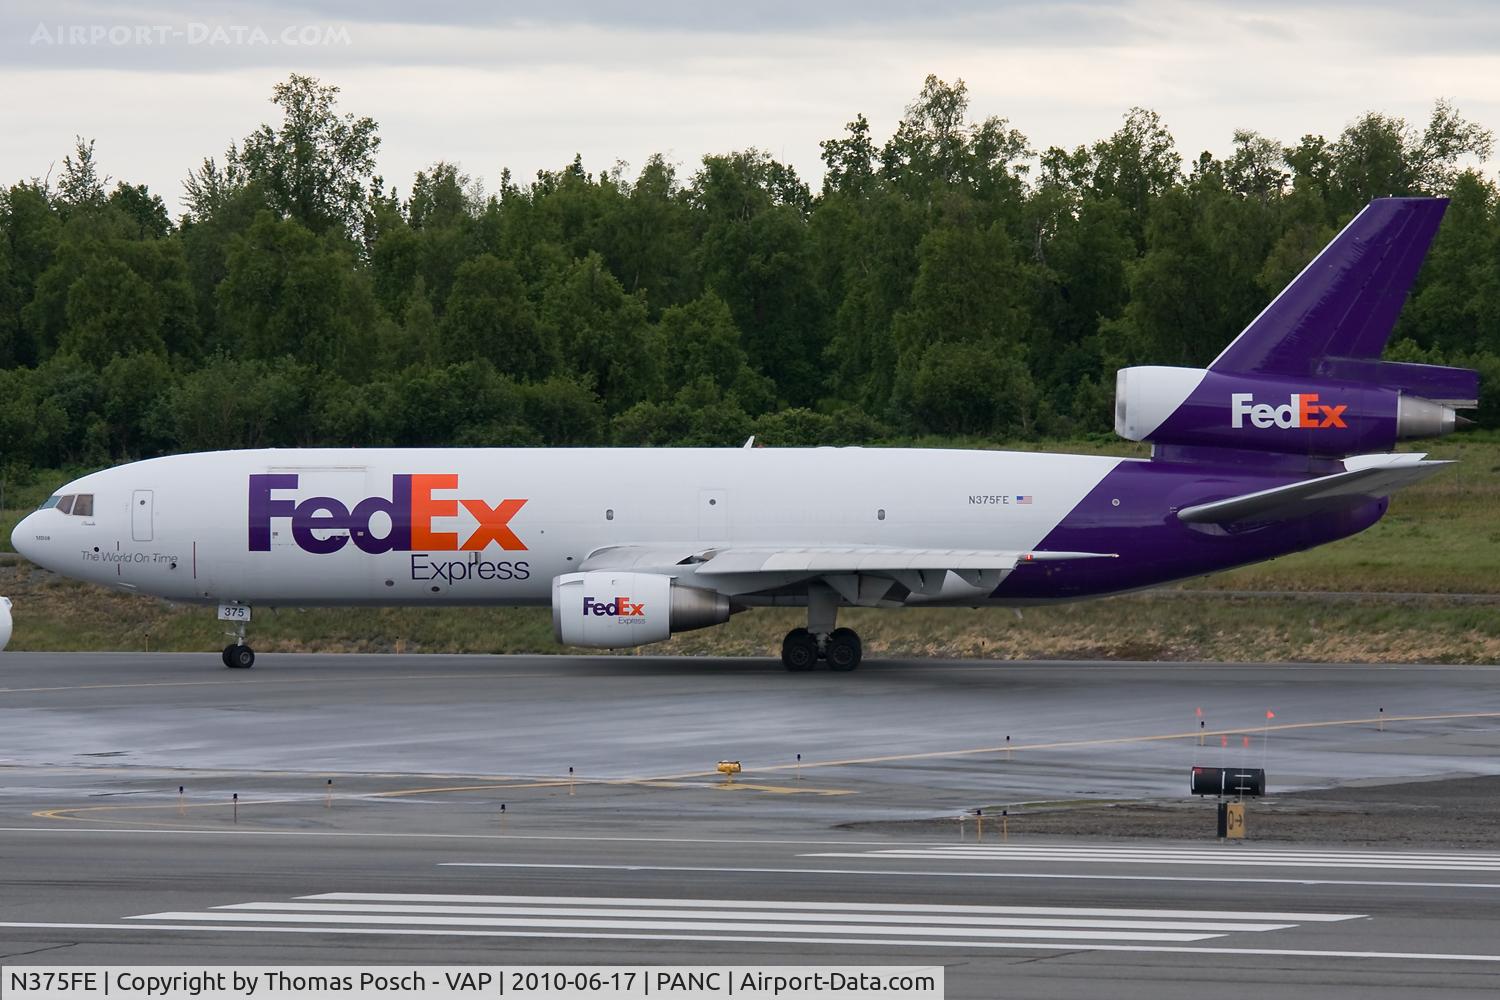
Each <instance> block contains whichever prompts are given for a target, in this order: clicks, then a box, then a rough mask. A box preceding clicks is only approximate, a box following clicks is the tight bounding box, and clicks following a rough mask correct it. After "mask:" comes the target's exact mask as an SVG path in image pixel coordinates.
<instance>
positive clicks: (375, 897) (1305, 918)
mask: <svg viewBox="0 0 1500 1000" xmlns="http://www.w3.org/2000/svg"><path fill="white" fill-rule="evenodd" d="M297 898H298V899H311V900H337V901H342V902H401V903H461V904H486V903H489V904H510V903H518V904H564V903H572V904H576V905H579V906H609V905H612V904H623V905H629V906H636V907H648V906H649V907H681V906H688V907H695V908H698V909H709V908H736V909H742V910H808V911H823V912H849V913H953V914H995V915H1001V916H1005V915H1012V914H1014V915H1019V916H1059V917H1122V918H1125V917H1162V918H1165V919H1180V920H1193V919H1200V918H1201V919H1204V920H1258V921H1269V922H1272V923H1284V922H1287V921H1298V922H1302V923H1335V922H1338V921H1341V920H1357V919H1359V918H1361V917H1363V916H1365V914H1363V913H1265V912H1261V911H1258V910H1147V909H1136V908H1130V909H1126V908H1119V907H1079V906H980V905H961V904H953V903H844V902H837V903H836V902H825V901H823V900H795V901H793V900H765V899H663V898H649V897H642V898H639V899H637V898H634V897H630V896H491V895H459V894H455V893H436V892H321V893H318V894H316V895H312V896H298V897H297Z"/></svg>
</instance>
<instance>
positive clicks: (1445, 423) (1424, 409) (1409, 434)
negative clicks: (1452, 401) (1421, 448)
mask: <svg viewBox="0 0 1500 1000" xmlns="http://www.w3.org/2000/svg"><path fill="white" fill-rule="evenodd" d="M1460 419H1461V418H1460V417H1459V415H1458V412H1457V411H1456V410H1454V409H1453V407H1451V406H1444V405H1443V404H1442V403H1434V402H1433V401H1432V400H1430V399H1423V398H1422V397H1420V396H1408V395H1406V394H1404V393H1403V394H1402V395H1401V396H1400V397H1399V399H1398V401H1397V404H1396V437H1398V438H1401V439H1407V438H1431V437H1442V436H1443V435H1444V434H1451V433H1452V432H1453V431H1454V430H1455V429H1456V428H1457V427H1458V426H1459V423H1458V422H1459V420H1460ZM1465 423H1467V421H1465Z"/></svg>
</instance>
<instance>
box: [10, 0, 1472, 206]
mask: <svg viewBox="0 0 1500 1000" xmlns="http://www.w3.org/2000/svg"><path fill="white" fill-rule="evenodd" d="M292 71H297V72H303V73H311V74H313V75H315V76H317V77H319V78H320V79H322V80H323V81H324V82H325V83H332V84H336V85H338V86H339V87H340V88H342V96H341V107H342V109H343V110H346V111H352V112H354V113H356V114H361V115H369V116H370V117H372V118H374V119H375V120H376V121H377V122H379V123H380V135H381V138H382V147H381V154H380V169H381V172H382V174H383V175H384V177H385V180H386V183H387V185H391V184H394V185H396V186H397V188H398V189H400V191H401V192H402V193H403V194H404V193H405V192H406V191H407V190H408V188H409V186H410V179H411V176H412V174H413V173H414V172H415V171H416V170H418V169H420V168H422V167H424V166H426V165H428V164H430V163H431V162H432V161H434V160H437V159H446V160H451V161H457V162H458V163H460V164H461V165H462V166H463V168H464V169H465V170H466V171H468V172H469V173H471V174H473V175H475V176H476V177H478V178H480V179H482V180H483V181H484V183H485V185H486V187H487V188H488V189H493V188H494V187H495V183H496V180H497V178H498V177H499V173H500V169H501V168H502V167H507V166H508V167H510V168H511V171H512V173H513V174H514V175H515V176H516V178H517V179H519V180H526V179H529V178H530V177H532V176H533V175H534V173H535V171H536V170H537V169H539V168H556V167H560V166H563V165H564V164H566V163H567V162H569V161H570V160H571V159H572V157H573V154H574V153H575V152H577V153H582V154H583V157H584V162H585V165H586V166H587V167H588V168H589V169H590V170H598V169H601V168H604V167H608V166H610V165H611V164H613V163H614V162H615V161H616V160H623V161H625V162H626V163H627V164H629V165H630V167H631V168H632V173H633V170H634V168H638V167H639V165H640V164H641V163H642V162H643V161H644V160H645V158H646V157H647V156H648V155H649V154H651V153H653V152H658V151H659V152H662V153H665V154H666V155H667V157H668V158H669V159H671V160H673V161H675V162H677V163H679V164H681V165H682V172H683V174H684V175H686V174H690V173H691V172H692V170H693V169H694V167H695V165H696V163H697V160H698V158H699V157H700V156H702V155H703V154H704V153H710V152H726V151H728V150H731V149H739V148H744V147H747V146H755V147H759V148H761V149H764V150H766V151H768V152H770V153H771V154H772V155H774V156H776V157H778V158H780V159H783V160H786V161H788V162H790V163H792V164H793V165H795V166H796V167H797V169H798V170H799V171H800V172H801V173H802V174H803V175H804V177H805V178H807V180H808V181H809V182H810V183H811V184H813V186H814V187H816V186H817V183H818V180H819V178H820V177H821V162H820V161H819V158H818V152H819V150H818V141H819V140H820V139H825V138H829V137H832V136H835V135H838V134H839V133H840V132H842V130H843V127H844V124H845V123H846V122H848V121H849V120H850V119H852V118H853V117H854V116H855V114H857V113H859V112H863V113H864V114H865V115H866V117H868V118H869V119H870V122H871V125H872V127H873V129H874V132H875V135H876V136H877V138H878V139H881V140H883V139H884V138H885V136H887V135H889V134H890V132H891V130H892V129H893V128H894V127H895V124H896V122H897V120H898V119H899V117H900V115H901V111H902V109H903V107H904V106H905V105H906V104H907V103H909V102H910V101H911V99H912V98H913V97H914V96H915V95H916V93H917V91H918V90H919V89H920V87H921V84H922V80H923V78H924V77H925V76H926V75H927V74H928V73H935V74H937V75H938V76H940V77H942V78H943V79H945V80H949V81H952V80H955V79H957V78H962V79H963V80H965V81H966V82H967V83H968V86H969V92H970V98H971V103H970V114H971V117H973V118H976V119H978V118H983V117H985V116H988V115H999V116H1001V117H1004V118H1008V119H1009V120H1010V122H1011V124H1012V125H1013V126H1014V127H1016V128H1019V129H1020V130H1021V131H1022V132H1023V133H1024V134H1025V135H1026V136H1027V137H1028V138H1029V139H1030V140H1031V142H1032V145H1033V146H1035V147H1037V148H1044V147H1046V146H1050V145H1061V146H1069V147H1071V146H1074V145H1077V144H1079V143H1086V142H1091V141H1093V140H1095V139H1099V138H1102V137H1104V136H1106V135H1108V134H1109V133H1110V132H1112V131H1114V129H1115V128H1116V127H1117V126H1118V124H1119V122H1120V119H1121V116H1122V114H1123V113H1124V112H1125V110H1126V109H1127V108H1129V107H1130V106H1131V105H1134V104H1139V105H1142V106H1145V107H1149V108H1152V109H1154V110H1156V111H1158V112H1160V113H1161V114H1162V116H1163V118H1164V119H1165V121H1166V122H1167V124H1168V125H1169V127H1170V128H1171V129H1172V131H1173V134H1174V135H1175V136H1176V138H1177V143H1178V148H1179V151H1181V152H1182V153H1183V156H1184V158H1185V159H1191V158H1192V157H1194V156H1195V155H1196V154H1197V153H1198V152H1199V151H1201V150H1204V149H1208V150H1212V151H1213V152H1215V153H1217V154H1222V153H1224V152H1226V151H1227V150H1228V148H1229V146H1230V138H1231V135H1232V133H1233V131H1234V130H1235V129H1236V128H1250V129H1255V130H1257V131H1260V132H1264V133H1266V134H1268V135H1271V136H1274V137H1276V138H1278V139H1280V140H1282V141H1283V142H1287V143H1292V142H1295V141H1296V139H1297V138H1299V137H1300V136H1301V135H1302V134H1304V133H1308V132H1314V133H1322V134H1324V135H1327V136H1329V137H1332V136H1334V135H1336V134H1337V133H1338V132H1339V131H1340V130H1341V129H1342V128H1343V127H1344V125H1346V124H1347V123H1348V122H1349V121H1350V120H1351V119H1352V118H1354V117H1355V116H1356V115H1358V114H1360V113H1361V112H1363V111H1367V110H1380V111H1384V112H1387V113H1391V114H1397V115H1403V116H1405V117H1407V118H1408V120H1410V121H1413V122H1415V123H1418V124H1420V123H1423V122H1425V120H1426V117H1427V114H1428V113H1429V111H1430V110H1431V107H1432V102H1433V101H1434V100H1435V99H1436V98H1439V97H1447V98H1450V99H1452V100H1453V101H1454V102H1455V103H1456V104H1457V106H1458V108H1459V110H1460V111H1461V112H1462V113H1464V114H1465V115H1466V116H1468V117H1469V118H1471V119H1474V120H1477V121H1479V122H1480V123H1481V124H1484V125H1486V126H1488V127H1491V128H1496V129H1500V5H1496V4H1493V3H1490V2H1487V0H1435V2H1429V3H1426V4H1411V3H1396V2H1391V0H1365V2H1358V3H1356V2H1353V0H1350V2H1340V0H1308V2H1306V3H1298V2H1292V0H1262V2H1260V3H1257V4H1254V5H1251V4H1245V3H1234V4H1230V3H1220V2H1194V0H1138V2H1121V3H1103V2H1092V3H1091V2H1080V3H1037V2H1011V0H992V2H989V3H981V2H977V0H949V2H938V3H926V4H916V3H912V2H910V0H906V2H901V3H896V2H892V0H863V2H855V0H832V2H827V3H815V2H806V0H804V2H790V0H778V2H771V3H745V2H741V3H738V4H714V3H702V2H701V0H699V2H695V3H689V2H686V0H673V2H667V3H657V4H651V3H646V4H638V5H627V4H621V3H617V2H610V0H570V2H569V3H568V4H566V5H565V10H564V9H563V5H558V8H557V9H554V8H552V7H550V6H544V5H535V4H528V5H520V4H511V3H503V2H502V3H479V2H475V3H462V4H461V3H427V4H411V3H406V2H398V0H364V2H360V3H345V2H335V0H322V2H318V3H310V4H270V3H248V2H230V3H223V4H213V5H207V4H204V5H194V4H188V3H182V2H179V0H157V2H154V3H151V4H140V5H128V6H127V5H112V4H108V3H104V2H102V0H101V2H87V0H61V2H58V0H48V2H39V0H9V2H7V3H6V4H5V5H4V8H3V10H0V88H3V89H0V92H3V93H4V94H5V95H6V96H5V100H4V102H3V105H0V137H3V138H0V181H3V182H5V183H10V182H12V181H14V180H17V179H20V178H23V177H31V176H37V175H44V174H46V173H47V171H48V169H49V168H52V169H53V173H54V176H55V174H56V168H55V166H54V165H60V164H61V162H62V157H63V155H64V154H65V153H66V152H68V151H69V149H70V148H71V144H72V138H73V136H74V135H75V134H81V135H83V136H86V137H93V138H95V139H97V140H98V147H97V151H98V156H99V159H100V162H101V165H102V167H103V169H104V171H105V172H106V173H108V174H110V175H111V176H112V177H114V178H116V179H122V180H129V181H132V182H137V183H139V182H144V183H147V184H149V185H150V186H151V188H152V189H153V190H154V191H156V192H157V193H158V194H160V195H162V197H163V198H165V199H166V201H167V203H168V205H169V206H171V207H172V209H173V211H174V213H175V212H176V211H178V210H179V204H178V199H179V197H180V195H181V181H182V178H183V177H184V176H185V175H186V173H187V170H188V169H189V168H190V167H192V166H195V165H196V164H197V163H199V162H200V161H201V160H202V159H203V157H205V156H209V155H213V156H220V155H221V154H222V152H223V149H224V147H225V146H226V145H227V144H228V143H229V142H231V141H235V140H238V139H240V138H242V137H243V136H244V135H245V134H246V133H248V132H250V131H251V130H252V129H254V128H255V127H256V126H257V125H259V124H260V123H261V122H263V121H274V120H276V117H277V116H276V109H275V108H273V107H272V106H271V105H270V104H269V97H270V92H271V87H272V86H273V85H274V84H275V83H276V82H277V81H279V80H281V79H284V78H285V76H286V74H287V73H288V72H292ZM1486 173H1487V174H1490V175H1491V176H1493V168H1492V166H1487V167H1486Z"/></svg>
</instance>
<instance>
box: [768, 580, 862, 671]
mask: <svg viewBox="0 0 1500 1000" xmlns="http://www.w3.org/2000/svg"><path fill="white" fill-rule="evenodd" d="M838 602H839V598H838V594H836V593H835V592H834V591H832V590H829V589H827V588H824V587H813V588H811V589H810V590H809V591H808V594H807V628H794V629H792V630H791V631H790V632H788V633H787V634H786V638H785V639H783V640H782V642H781V664H782V666H784V667H786V668H787V669H788V670H790V671H793V672H794V673H802V672H804V671H808V670H813V669H815V668H816V667H817V665H818V661H819V660H826V661H828V669H830V670H839V671H847V670H853V669H854V668H855V667H857V666H859V661H860V659H861V657H862V656H863V655H864V650H863V649H862V648H861V646H860V642H859V635H858V634H857V633H856V632H855V631H854V630H853V629H852V628H834V623H835V622H836V621H837V616H838V609H839V603H838Z"/></svg>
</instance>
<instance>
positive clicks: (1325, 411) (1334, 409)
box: [1229, 392, 1349, 429]
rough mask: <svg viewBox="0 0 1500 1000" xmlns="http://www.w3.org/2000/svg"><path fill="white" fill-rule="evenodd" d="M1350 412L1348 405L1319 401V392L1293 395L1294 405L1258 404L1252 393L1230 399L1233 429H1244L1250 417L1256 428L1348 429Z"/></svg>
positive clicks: (1237, 393)
mask: <svg viewBox="0 0 1500 1000" xmlns="http://www.w3.org/2000/svg"><path fill="white" fill-rule="evenodd" d="M1347 409H1349V405H1348V404H1347V403H1341V404H1338V405H1335V406H1327V405H1324V404H1323V403H1320V402H1318V394H1317V393H1315V392H1301V393H1292V400H1291V402H1289V403H1283V404H1282V405H1280V406H1272V405H1271V404H1270V403H1257V402H1256V401H1255V394H1254V393H1252V392H1236V393H1232V394H1230V397H1229V412H1230V426H1231V427H1235V428H1240V427H1244V426H1245V420H1246V418H1249V420H1250V423H1251V424H1252V425H1253V426H1255V427H1283V428H1292V427H1310V428H1314V429H1316V428H1323V427H1347V426H1348V424H1346V423H1344V411H1345V410H1347Z"/></svg>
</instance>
